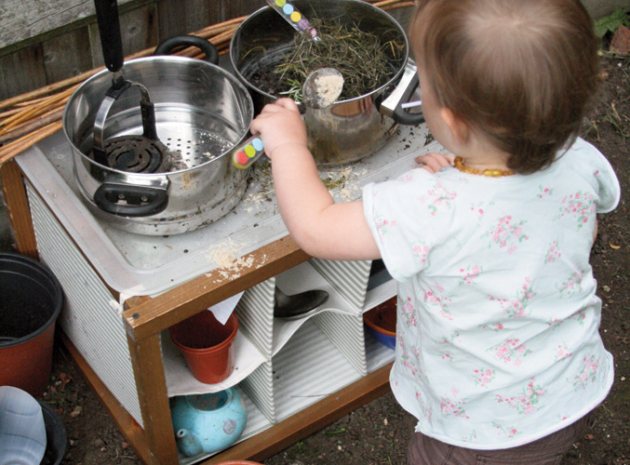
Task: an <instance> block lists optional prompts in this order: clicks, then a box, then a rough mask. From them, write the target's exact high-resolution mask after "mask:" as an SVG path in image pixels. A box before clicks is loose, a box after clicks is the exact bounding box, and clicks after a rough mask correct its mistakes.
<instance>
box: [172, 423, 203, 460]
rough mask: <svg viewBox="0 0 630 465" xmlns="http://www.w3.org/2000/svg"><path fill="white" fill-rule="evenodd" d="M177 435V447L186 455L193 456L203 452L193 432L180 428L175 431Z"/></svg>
mask: <svg viewBox="0 0 630 465" xmlns="http://www.w3.org/2000/svg"><path fill="white" fill-rule="evenodd" d="M176 436H177V448H178V449H179V451H180V452H181V453H182V454H184V455H185V456H186V457H193V456H195V455H199V454H201V453H202V452H203V448H202V447H201V443H200V442H199V440H198V439H197V437H196V436H195V435H194V434H191V433H190V432H189V431H188V430H187V429H183V428H182V429H180V430H178V431H177V433H176Z"/></svg>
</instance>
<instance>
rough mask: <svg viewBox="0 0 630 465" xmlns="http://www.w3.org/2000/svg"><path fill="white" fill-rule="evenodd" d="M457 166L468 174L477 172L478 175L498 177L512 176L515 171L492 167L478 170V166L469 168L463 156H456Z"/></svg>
mask: <svg viewBox="0 0 630 465" xmlns="http://www.w3.org/2000/svg"><path fill="white" fill-rule="evenodd" d="M454 165H455V168H457V169H458V170H459V171H461V172H462V173H468V174H476V175H478V176H490V177H492V178H498V177H501V176H512V175H513V174H514V172H513V171H512V170H498V169H492V168H486V169H484V170H478V169H476V168H469V167H468V166H466V165H464V160H463V159H462V157H455V163H454Z"/></svg>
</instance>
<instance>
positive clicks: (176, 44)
mask: <svg viewBox="0 0 630 465" xmlns="http://www.w3.org/2000/svg"><path fill="white" fill-rule="evenodd" d="M182 47H197V48H199V49H201V51H202V52H203V53H204V54H205V55H206V61H209V62H210V63H213V64H215V65H218V64H219V52H218V51H217V49H216V47H215V46H214V45H212V44H211V43H210V42H208V41H207V40H205V39H202V38H201V37H197V36H191V35H183V36H173V37H169V38H168V39H166V40H164V41H163V42H162V43H160V44H159V45H158V46H157V47H156V48H155V52H153V54H154V55H168V54H169V53H170V52H172V51H173V49H175V48H182Z"/></svg>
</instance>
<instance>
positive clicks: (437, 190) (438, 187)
mask: <svg viewBox="0 0 630 465" xmlns="http://www.w3.org/2000/svg"><path fill="white" fill-rule="evenodd" d="M456 197H457V193H456V192H453V191H449V190H448V189H447V188H446V187H444V186H443V185H442V184H441V183H439V182H438V183H436V184H435V186H434V187H433V188H432V189H429V190H428V191H427V195H426V197H425V198H424V201H425V202H426V203H427V204H428V205H427V208H428V209H429V211H430V212H431V216H435V215H437V214H438V213H439V212H440V210H442V209H449V208H450V207H451V202H452V201H453V200H455V198H456Z"/></svg>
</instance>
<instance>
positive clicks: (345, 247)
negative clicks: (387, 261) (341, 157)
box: [251, 99, 380, 260]
mask: <svg viewBox="0 0 630 465" xmlns="http://www.w3.org/2000/svg"><path fill="white" fill-rule="evenodd" d="M251 130H252V132H253V133H256V134H260V136H261V138H262V139H263V142H264V145H265V152H266V153H267V156H268V157H269V158H270V159H271V166H272V174H273V180H274V185H275V189H276V195H277V199H278V206H279V208H280V214H281V215H282V218H283V220H284V222H285V224H286V226H287V228H288V229H289V232H290V233H291V236H292V237H293V239H294V240H295V241H296V242H297V244H298V245H299V246H300V248H302V249H303V250H304V251H305V252H306V253H308V254H309V255H312V256H314V257H319V258H329V259H338V260H352V259H355V260H357V259H374V258H379V257H380V253H379V250H378V248H377V246H376V242H375V241H374V238H373V237H372V233H371V231H370V228H369V226H368V224H367V222H366V220H365V216H364V214H363V204H362V202H361V201H355V202H349V203H339V204H335V203H334V200H333V198H332V197H331V195H330V193H329V192H328V190H327V189H326V187H325V186H324V184H323V183H322V182H321V180H320V178H319V172H318V171H317V166H316V164H315V161H314V160H313V157H312V155H311V153H310V152H309V150H308V148H307V137H306V129H305V127H304V123H303V121H302V118H301V116H300V113H299V110H298V108H297V106H296V105H295V102H293V100H290V99H279V100H278V101H277V102H276V103H273V104H269V105H267V106H266V107H265V108H264V109H263V111H262V112H261V114H260V115H259V116H258V117H257V118H256V119H255V120H254V121H253V122H252V124H251Z"/></svg>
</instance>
